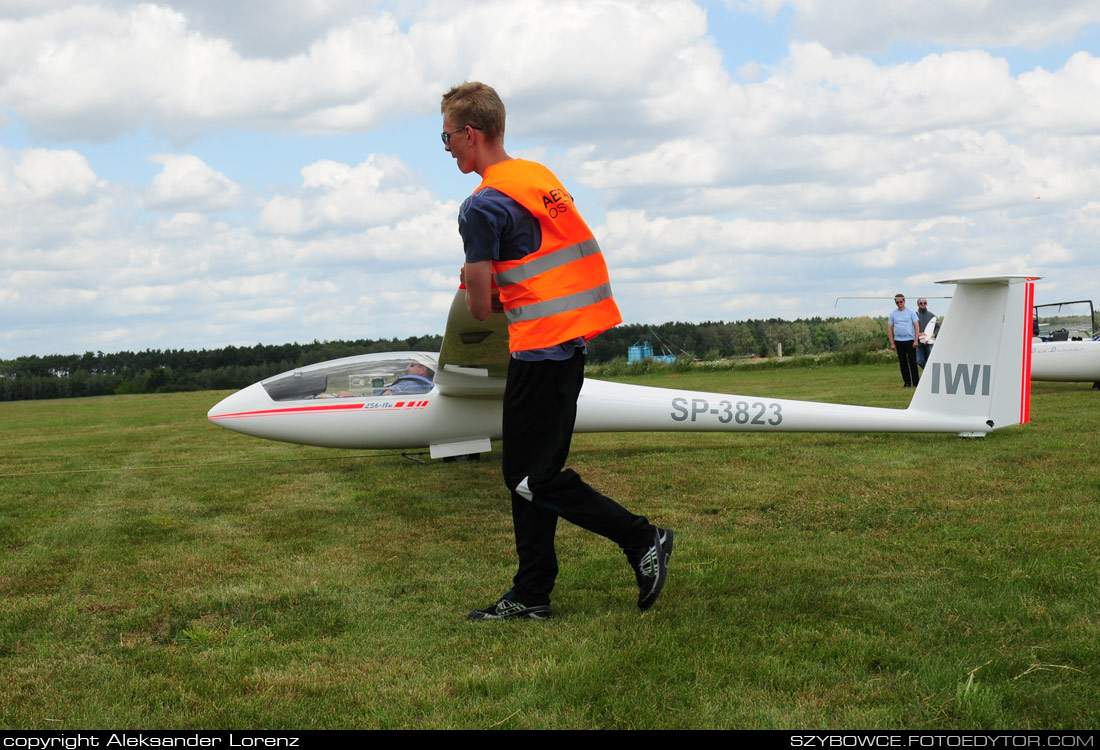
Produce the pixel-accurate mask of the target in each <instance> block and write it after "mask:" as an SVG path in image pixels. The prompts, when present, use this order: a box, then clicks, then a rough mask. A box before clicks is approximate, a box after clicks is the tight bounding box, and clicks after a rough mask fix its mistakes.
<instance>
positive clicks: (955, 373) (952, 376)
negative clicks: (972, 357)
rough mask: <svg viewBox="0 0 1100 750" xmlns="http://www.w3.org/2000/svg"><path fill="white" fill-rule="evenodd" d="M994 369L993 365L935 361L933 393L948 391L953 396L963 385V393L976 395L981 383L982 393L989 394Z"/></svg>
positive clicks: (933, 366) (933, 364)
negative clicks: (954, 363) (955, 363)
mask: <svg viewBox="0 0 1100 750" xmlns="http://www.w3.org/2000/svg"><path fill="white" fill-rule="evenodd" d="M992 371H993V368H992V366H991V365H966V364H962V365H953V364H951V363H949V362H933V363H932V393H946V394H947V395H949V396H953V395H955V394H957V393H958V392H959V386H962V392H963V393H965V394H966V395H967V396H974V395H977V393H978V386H979V384H980V385H981V389H982V395H983V396H988V395H989V380H990V377H991V375H992ZM941 385H942V387H943V390H942V391H941V390H940V388H941Z"/></svg>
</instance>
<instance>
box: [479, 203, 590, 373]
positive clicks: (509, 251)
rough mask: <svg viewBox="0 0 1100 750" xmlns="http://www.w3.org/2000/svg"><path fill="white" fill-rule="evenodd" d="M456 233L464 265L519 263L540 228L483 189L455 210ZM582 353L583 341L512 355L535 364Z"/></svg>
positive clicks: (522, 211) (532, 249)
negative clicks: (487, 262)
mask: <svg viewBox="0 0 1100 750" xmlns="http://www.w3.org/2000/svg"><path fill="white" fill-rule="evenodd" d="M458 233H459V234H460V235H462V245H463V248H464V249H465V251H466V262H467V263H480V262H481V261H485V260H504V261H507V260H520V259H521V258H524V257H526V256H527V255H529V254H531V253H533V252H535V251H536V250H538V249H539V247H540V246H541V245H542V228H541V227H540V226H539V222H538V219H536V218H535V217H534V216H532V215H531V212H530V211H528V210H527V209H526V208H524V207H523V206H521V205H520V204H519V203H516V201H514V200H512V199H511V198H509V197H508V196H507V195H505V194H504V193H502V192H500V191H499V190H495V189H494V188H490V187H486V188H482V189H481V190H478V191H477V192H476V193H474V194H473V195H471V196H470V197H469V198H467V199H466V200H464V201H463V202H462V207H461V208H460V209H458ZM578 348H579V349H581V350H585V349H586V346H585V343H584V338H583V337H580V338H576V339H573V340H572V341H565V342H562V343H561V344H558V345H557V346H551V347H547V348H545V349H529V350H527V351H519V352H512V356H513V357H515V358H516V359H520V360H524V361H527V362H537V361H539V360H544V359H556V360H562V359H569V358H570V357H572V356H573V355H574V354H575V353H576V350H577V349H578Z"/></svg>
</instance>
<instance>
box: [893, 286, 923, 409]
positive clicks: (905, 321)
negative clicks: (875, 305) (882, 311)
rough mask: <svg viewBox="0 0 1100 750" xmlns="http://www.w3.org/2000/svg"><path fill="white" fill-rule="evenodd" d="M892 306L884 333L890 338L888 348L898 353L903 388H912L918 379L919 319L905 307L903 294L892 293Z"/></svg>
mask: <svg viewBox="0 0 1100 750" xmlns="http://www.w3.org/2000/svg"><path fill="white" fill-rule="evenodd" d="M894 306H895V307H897V309H896V310H894V311H893V312H892V313H890V322H889V323H887V325H886V335H887V336H888V337H889V338H890V348H891V349H893V350H894V351H896V352H897V353H898V365H899V366H900V367H901V379H902V381H903V382H904V383H905V385H904V387H905V388H912V387H914V386H916V384H917V383H918V382H919V381H920V372H919V371H918V370H917V344H918V343H919V342H918V340H917V336H919V335H920V329H919V325H920V321H919V319H918V318H917V314H916V313H915V312H913V311H912V310H907V309H906V308H905V295H904V294H895V295H894Z"/></svg>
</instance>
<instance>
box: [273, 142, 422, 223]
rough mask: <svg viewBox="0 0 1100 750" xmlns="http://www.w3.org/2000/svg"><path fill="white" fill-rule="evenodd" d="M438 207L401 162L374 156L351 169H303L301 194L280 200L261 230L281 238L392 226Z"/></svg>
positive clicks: (326, 165)
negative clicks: (313, 232)
mask: <svg viewBox="0 0 1100 750" xmlns="http://www.w3.org/2000/svg"><path fill="white" fill-rule="evenodd" d="M432 207H433V203H432V199H431V197H430V195H429V194H428V191H427V190H425V189H424V188H422V187H419V186H418V185H416V178H415V176H414V175H413V173H412V171H411V170H410V169H409V168H408V167H406V166H405V164H404V163H403V162H401V160H399V159H396V158H394V157H391V156H384V155H380V154H371V155H370V156H368V157H367V158H366V159H365V160H364V161H363V162H362V163H361V164H359V165H357V166H354V167H352V166H349V165H347V164H340V163H338V162H333V161H320V162H315V163H313V164H310V165H308V166H306V167H304V168H303V169H302V188H301V190H300V192H299V193H298V194H297V195H293V196H275V197H274V198H272V199H271V200H269V201H268V202H267V204H266V205H265V206H264V207H263V210H262V211H261V213H260V218H259V227H260V228H261V229H264V230H265V231H268V232H272V233H275V234H289V235H295V234H304V233H307V232H312V231H316V230H326V229H334V228H359V227H371V226H378V225H383V224H391V223H394V222H398V221H401V220H403V219H405V218H409V217H412V216H414V215H416V214H418V213H420V212H423V211H425V210H430V209H431V208H432Z"/></svg>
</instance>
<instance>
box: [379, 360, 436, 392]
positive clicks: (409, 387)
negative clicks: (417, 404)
mask: <svg viewBox="0 0 1100 750" xmlns="http://www.w3.org/2000/svg"><path fill="white" fill-rule="evenodd" d="M434 379H435V372H434V371H433V370H432V369H431V368H430V367H428V366H427V365H425V364H422V363H420V362H416V361H413V362H409V364H408V366H406V367H405V374H404V375H402V376H401V377H399V378H397V380H395V381H393V383H392V384H391V385H390V386H389V387H388V388H386V389H384V390H381V391H375V395H378V396H400V395H403V394H406V393H427V392H428V391H430V390H431V389H432V387H433V383H432V380H434Z"/></svg>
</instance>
